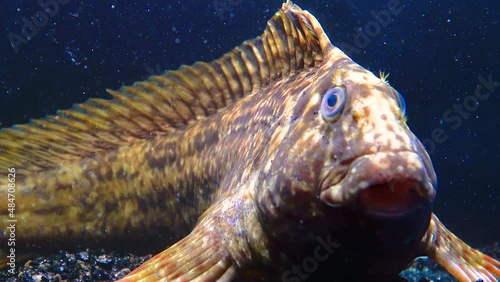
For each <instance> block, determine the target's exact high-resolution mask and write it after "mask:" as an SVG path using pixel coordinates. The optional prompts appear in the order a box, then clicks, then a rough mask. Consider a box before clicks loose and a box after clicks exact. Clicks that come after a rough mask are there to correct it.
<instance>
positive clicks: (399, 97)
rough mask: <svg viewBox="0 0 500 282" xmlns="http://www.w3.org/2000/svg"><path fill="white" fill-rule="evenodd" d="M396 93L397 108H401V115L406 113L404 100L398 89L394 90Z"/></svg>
mask: <svg viewBox="0 0 500 282" xmlns="http://www.w3.org/2000/svg"><path fill="white" fill-rule="evenodd" d="M396 93H397V96H398V106H399V109H401V115H402V116H405V115H406V102H405V99H404V98H403V95H401V93H399V92H398V91H396Z"/></svg>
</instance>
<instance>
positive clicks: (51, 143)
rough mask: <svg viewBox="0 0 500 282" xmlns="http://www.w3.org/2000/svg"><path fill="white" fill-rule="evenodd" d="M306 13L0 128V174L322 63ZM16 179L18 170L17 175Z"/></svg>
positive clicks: (149, 128)
mask: <svg viewBox="0 0 500 282" xmlns="http://www.w3.org/2000/svg"><path fill="white" fill-rule="evenodd" d="M303 13H305V12H304V11H302V10H300V8H299V7H297V6H296V5H293V4H292V3H291V2H290V1H288V2H287V3H285V4H283V7H282V8H281V10H280V11H279V12H278V13H276V14H275V15H274V16H273V18H272V19H271V20H270V21H269V22H268V23H267V28H266V30H265V31H264V34H263V35H262V36H260V37H257V38H255V39H253V40H249V41H246V42H244V43H243V44H242V45H240V46H239V47H236V48H235V49H234V50H232V51H231V52H229V53H227V54H225V55H224V56H222V57H221V58H219V59H217V60H215V61H212V62H210V63H203V62H197V63H195V64H194V65H192V66H182V67H180V68H179V69H178V70H177V71H169V72H167V73H166V74H164V75H160V76H152V77H150V78H149V79H147V80H145V81H141V82H136V83H134V84H133V85H132V86H124V87H122V88H120V89H119V90H118V91H113V90H107V91H108V93H110V94H111V95H112V96H113V97H114V99H112V100H103V99H90V100H88V101H87V102H85V103H82V104H78V105H75V106H74V107H73V108H72V109H70V110H63V111H58V112H57V114H56V115H54V116H48V117H46V118H44V119H40V120H32V121H31V122H30V123H28V124H23V125H16V126H13V127H11V128H5V129H3V130H2V131H0V169H1V170H2V171H1V172H0V174H3V173H6V171H7V170H6V169H5V168H7V167H12V166H14V167H18V168H19V169H21V170H22V171H25V172H36V171H43V170H46V169H50V168H54V167H56V166H58V165H60V164H61V163H64V162H68V161H73V160H78V159H81V158H83V157H86V156H89V155H93V154H96V153H99V152H100V151H103V150H110V149H116V148H118V147H120V146H123V145H127V144H130V143H131V142H135V141H137V140H140V139H145V138H149V137H151V136H154V135H161V134H169V132H172V131H175V130H178V129H182V128H184V127H186V126H187V125H188V124H190V123H193V122H195V121H196V120H199V119H203V118H206V117H207V116H209V115H211V114H213V113H215V112H217V111H219V110H221V109H223V108H225V107H227V106H228V105H230V104H232V103H234V102H235V101H237V100H239V99H240V98H241V97H243V96H247V95H252V93H255V92H256V91H258V90H259V89H262V88H263V87H266V86H267V85H269V84H271V83H273V82H274V81H276V80H278V79H280V78H282V77H286V76H288V75H290V74H293V73H296V72H300V71H301V70H303V69H305V68H307V67H311V66H314V65H316V64H317V63H318V62H320V61H322V60H323V50H322V49H321V46H320V44H319V40H318V36H322V35H321V34H320V35H318V34H317V32H318V31H317V30H316V31H315V30H314V29H313V28H312V26H311V23H310V22H309V20H308V18H307V17H306V16H304V14H303ZM321 32H322V31H321ZM21 174H22V173H21Z"/></svg>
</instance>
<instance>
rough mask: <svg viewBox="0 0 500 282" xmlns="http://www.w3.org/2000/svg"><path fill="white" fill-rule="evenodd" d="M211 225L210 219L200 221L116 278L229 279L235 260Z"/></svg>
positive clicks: (126, 281) (147, 279)
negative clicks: (191, 229) (173, 242)
mask: <svg viewBox="0 0 500 282" xmlns="http://www.w3.org/2000/svg"><path fill="white" fill-rule="evenodd" d="M212 224H213V222H211V220H210V219H207V220H205V221H202V222H200V223H199V224H198V225H197V227H196V228H195V229H194V230H193V231H192V232H191V234H189V235H188V236H186V237H185V238H184V239H182V240H181V241H179V242H177V243H176V244H175V245H173V246H171V247H170V248H168V249H166V250H165V251H163V252H162V253H160V254H158V255H156V256H154V257H153V258H151V259H150V260H149V261H147V262H146V263H144V264H143V265H141V266H140V267H138V268H137V269H135V270H134V271H133V272H132V273H130V274H129V275H127V276H126V277H125V278H123V279H121V280H119V281H121V282H130V281H143V282H146V281H158V280H162V279H163V280H162V281H178V282H181V281H182V282H184V281H231V278H232V277H233V275H234V272H235V267H234V262H233V260H232V258H231V256H230V254H229V252H228V251H227V249H226V247H225V246H224V242H222V241H221V240H220V239H221V237H220V236H219V234H214V232H217V231H215V229H216V228H213V227H212V226H213V225H212Z"/></svg>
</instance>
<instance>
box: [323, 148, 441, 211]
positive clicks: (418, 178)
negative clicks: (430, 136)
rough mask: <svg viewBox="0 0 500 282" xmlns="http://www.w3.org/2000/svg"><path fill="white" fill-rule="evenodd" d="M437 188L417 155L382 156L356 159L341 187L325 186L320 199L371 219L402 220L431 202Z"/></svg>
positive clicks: (339, 183)
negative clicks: (377, 217) (399, 218)
mask: <svg viewBox="0 0 500 282" xmlns="http://www.w3.org/2000/svg"><path fill="white" fill-rule="evenodd" d="M431 169H432V168H431ZM435 186H436V178H435V174H434V172H433V171H432V172H429V171H428V168H427V167H426V165H425V163H424V161H423V159H422V158H421V157H420V156H419V155H418V154H417V153H415V152H410V151H407V152H406V151H405V152H387V153H386V152H380V153H375V154H369V155H364V156H361V157H358V158H356V159H355V160H354V161H353V162H352V163H351V164H350V166H349V168H348V169H347V173H346V175H345V176H344V177H343V178H342V180H340V181H339V182H338V183H335V184H333V185H329V184H327V183H324V185H323V187H322V190H321V193H320V199H321V200H322V201H323V202H325V203H326V204H328V205H331V206H354V207H355V208H356V209H361V210H363V211H364V212H366V213H367V214H370V215H375V216H377V215H378V216H402V215H404V214H406V213H408V212H410V211H412V210H414V209H415V208H417V207H419V206H421V205H423V204H427V203H429V202H431V201H432V200H433V199H434V197H435V194H436V190H435Z"/></svg>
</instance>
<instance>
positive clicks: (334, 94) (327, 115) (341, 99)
mask: <svg viewBox="0 0 500 282" xmlns="http://www.w3.org/2000/svg"><path fill="white" fill-rule="evenodd" d="M345 102H346V95H345V90H344V88H342V87H334V88H330V89H328V91H326V93H325V95H324V96H323V100H322V101H321V115H322V116H323V119H325V120H326V121H328V122H333V121H336V120H337V119H338V118H339V116H340V114H341V113H342V110H343V109H344V105H345Z"/></svg>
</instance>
